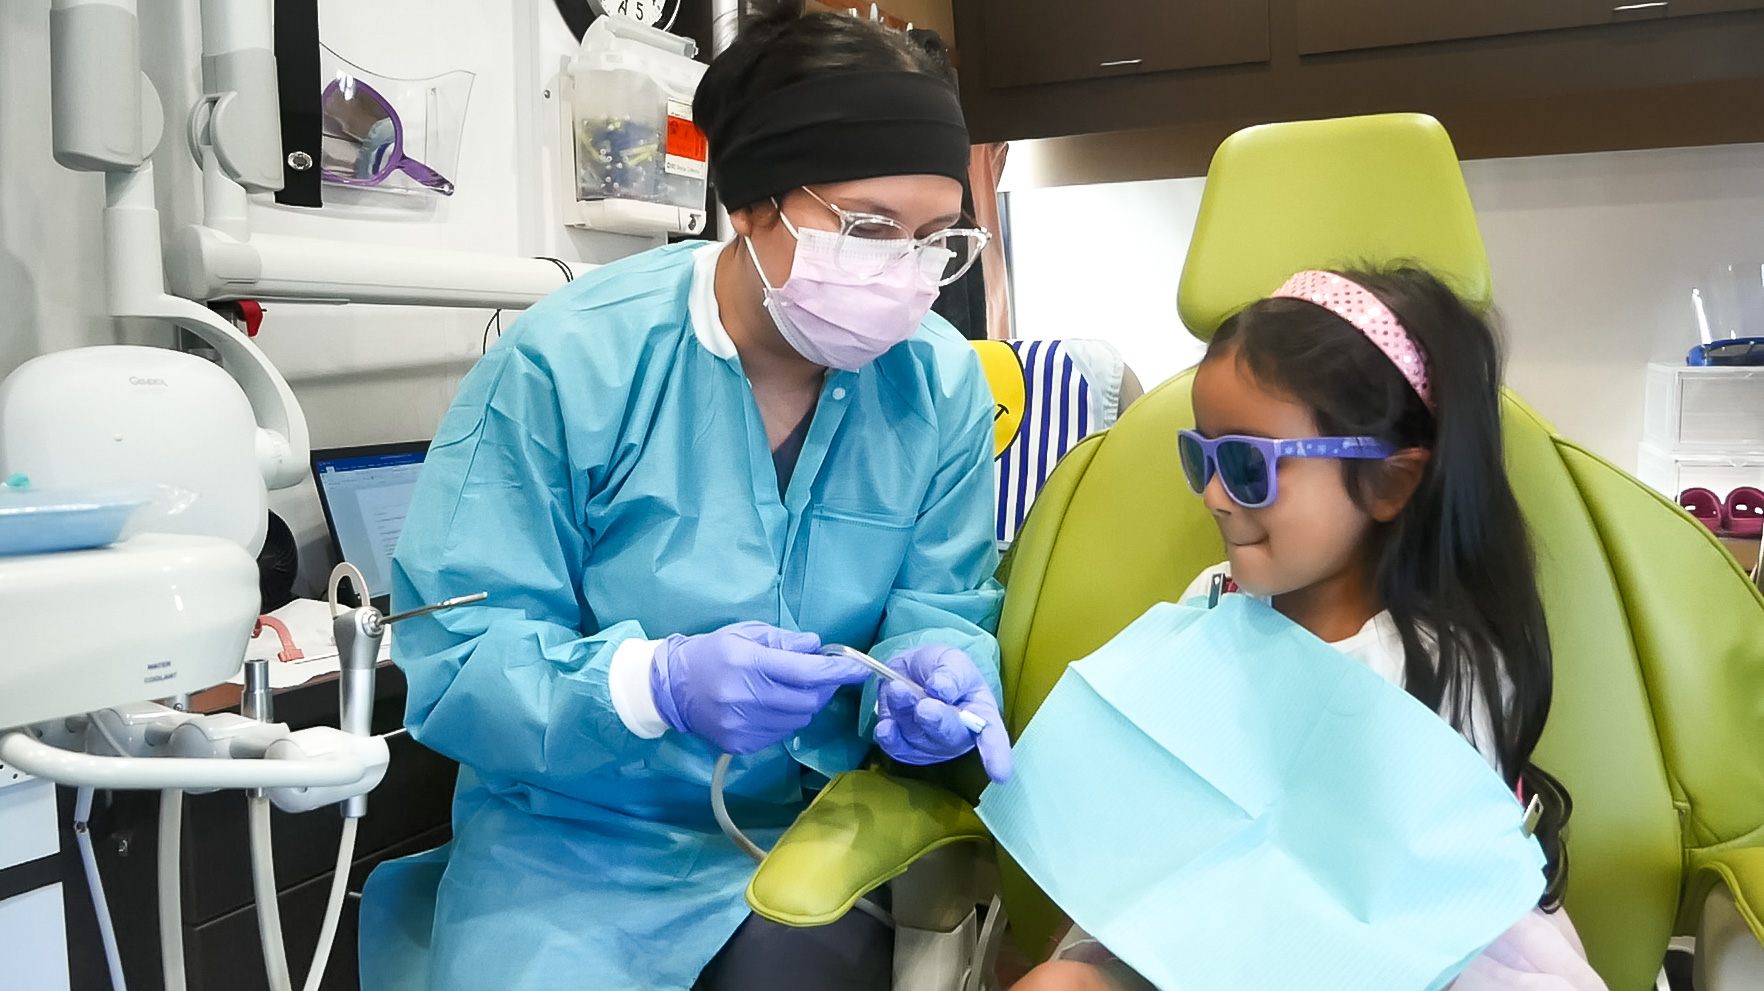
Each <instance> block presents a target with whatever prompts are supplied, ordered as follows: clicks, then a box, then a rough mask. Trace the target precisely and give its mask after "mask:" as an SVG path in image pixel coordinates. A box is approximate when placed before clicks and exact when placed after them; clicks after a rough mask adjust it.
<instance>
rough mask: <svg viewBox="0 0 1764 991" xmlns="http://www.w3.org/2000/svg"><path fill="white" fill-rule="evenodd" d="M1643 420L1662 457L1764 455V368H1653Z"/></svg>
mask: <svg viewBox="0 0 1764 991" xmlns="http://www.w3.org/2000/svg"><path fill="white" fill-rule="evenodd" d="M1644 415H1645V420H1644V423H1643V428H1642V434H1643V439H1644V440H1645V441H1647V443H1649V444H1650V445H1653V446H1654V447H1656V448H1659V449H1661V450H1663V451H1671V450H1720V451H1723V452H1729V451H1759V452H1764V367H1760V368H1746V367H1710V368H1692V367H1689V366H1686V365H1673V364H1666V363H1657V364H1652V365H1649V366H1648V380H1647V404H1646V412H1645V414H1644Z"/></svg>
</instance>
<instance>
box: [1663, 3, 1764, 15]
mask: <svg viewBox="0 0 1764 991" xmlns="http://www.w3.org/2000/svg"><path fill="white" fill-rule="evenodd" d="M1663 6H1664V7H1665V8H1666V15H1667V16H1668V17H1691V16H1694V15H1696V14H1728V13H1732V12H1733V11H1736V10H1764V0H1670V2H1669V3H1666V4H1663Z"/></svg>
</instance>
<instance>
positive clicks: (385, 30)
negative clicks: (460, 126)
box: [0, 0, 659, 591]
mask: <svg viewBox="0 0 1764 991" xmlns="http://www.w3.org/2000/svg"><path fill="white" fill-rule="evenodd" d="M264 2H267V0H264ZM195 7H196V0H142V3H141V23H142V30H143V43H144V50H145V51H146V57H145V59H144V63H145V67H146V69H147V71H148V74H149V75H150V76H151V77H152V78H153V80H154V83H155V85H156V86H157V88H158V89H159V92H160V96H161V98H162V101H163V103H164V105H165V110H166V120H167V122H168V123H167V134H168V135H169V137H168V138H167V139H166V140H165V141H163V142H162V144H161V148H160V153H159V154H158V155H157V156H156V158H155V163H154V164H155V170H156V172H157V177H156V178H157V179H158V183H159V187H160V196H159V205H160V210H161V212H162V217H163V219H164V221H165V223H166V224H167V226H171V225H173V224H181V223H187V222H190V221H193V220H195V219H197V218H198V216H199V208H200V201H199V184H198V181H197V177H196V173H195V171H194V166H193V164H192V163H191V162H190V161H189V156H188V154H187V152H186V151H185V150H184V143H183V141H182V140H181V139H180V138H179V137H178V135H179V134H181V131H182V126H183V123H182V122H183V121H184V120H185V119H186V116H187V113H188V108H189V106H190V104H191V103H192V102H193V101H194V99H195V97H196V96H197V93H198V83H199V76H198V72H197V68H196V61H195V55H194V53H195V51H196V45H197V44H198V40H199V33H198V31H199V22H198V21H197V20H196V17H195V13H194V11H195ZM319 19H320V34H321V37H322V38H323V40H324V41H325V42H326V43H327V44H328V45H330V46H331V47H332V48H333V49H335V50H336V51H337V52H338V54H340V55H342V56H343V57H345V58H348V59H349V60H351V61H353V62H355V63H357V64H359V65H361V66H363V67H364V68H366V69H368V70H370V71H373V72H375V73H378V74H381V75H387V76H403V77H427V76H433V75H436V74H439V73H443V72H447V71H450V70H455V69H465V70H469V71H471V72H473V73H475V74H476V79H475V80H474V84H473V88H472V93H471V100H470V104H469V109H468V112H467V117H466V122H465V125H464V131H463V143H462V149H461V153H460V162H459V166H458V168H457V173H456V174H454V175H452V176H450V178H452V179H453V180H454V181H455V183H456V184H457V186H458V191H457V193H456V194H455V195H454V196H453V197H451V198H448V199H441V198H438V197H422V198H417V199H415V200H408V201H403V202H400V201H397V200H388V198H387V197H386V196H385V195H384V194H376V193H363V192H359V191H352V190H340V189H337V188H335V187H327V188H326V192H325V198H326V206H325V207H324V209H322V210H304V209H298V208H292V207H282V206H278V205H276V204H275V203H274V202H273V200H272V198H270V197H268V196H264V197H258V198H256V199H255V201H254V203H253V205H252V215H251V224H252V227H253V229H254V230H258V231H262V232H267V233H278V234H293V235H301V236H306V237H319V238H336V239H343V240H350V241H356V242H370V243H376V244H384V245H386V246H387V248H388V250H392V251H396V250H397V246H399V245H417V244H420V245H424V246H428V247H436V248H449V249H457V250H463V251H478V252H490V253H501V254H515V255H524V256H532V255H542V254H543V255H553V256H557V257H562V258H564V259H567V260H571V261H578V260H587V261H608V260H611V259H613V258H617V257H620V256H622V255H626V254H630V253H632V252H634V251H638V250H642V249H643V248H646V247H649V246H650V245H652V244H654V243H659V239H657V240H650V239H643V238H629V237H622V236H619V235H610V234H590V233H585V232H579V231H570V230H568V229H566V228H564V227H563V226H562V225H561V224H560V223H558V222H556V221H555V220H554V219H553V218H555V217H557V216H558V213H557V202H558V199H559V197H558V195H557V191H556V190H557V185H558V171H557V170H558V166H557V164H556V162H557V160H556V149H557V145H558V143H559V142H558V134H557V124H556V118H555V116H553V115H554V114H555V113H556V112H557V111H556V105H555V101H552V100H548V99H547V96H546V92H547V89H548V88H549V82H550V80H551V78H552V77H553V76H555V74H556V72H557V69H558V66H559V63H560V61H561V60H562V59H563V58H564V57H565V56H566V55H568V54H569V53H572V52H573V51H574V48H575V40H574V38H572V37H571V36H570V35H569V32H568V30H567V29H566V28H565V27H564V26H563V22H562V20H561V19H560V18H559V17H558V15H557V13H556V11H555V8H554V6H553V4H552V3H550V2H549V0H517V2H514V3H482V2H478V0H377V2H374V3H359V2H353V0H321V2H320V3H319ZM48 23H49V0H7V2H5V3H0V94H4V97H3V98H0V376H4V375H5V374H6V373H7V372H9V371H11V370H12V368H14V367H15V366H16V365H18V364H19V363H20V362H22V361H24V360H26V359H28V358H29V357H31V356H33V355H36V354H40V353H43V352H45V351H51V350H59V349H62V348H69V347H79V346H83V345H89V344H104V343H114V342H115V341H117V340H118V339H119V337H118V329H117V328H116V327H115V325H114V322H113V321H111V320H109V319H107V318H105V317H104V316H103V305H104V304H103V281H102V280H103V257H102V256H103V252H102V241H101V238H100V229H99V211H100V210H101V208H102V206H103V184H102V180H101V179H100V178H99V177H98V176H95V175H80V174H75V173H71V172H68V171H66V170H65V169H62V168H61V167H59V166H58V165H56V164H55V162H54V160H53V159H52V158H51V155H50V143H49V43H48ZM174 53H181V54H174ZM560 281H561V277H560ZM489 315H490V314H489V312H488V311H484V310H445V309H426V308H415V307H368V306H347V307H344V306H311V305H294V304H270V305H268V306H267V307H266V318H265V321H264V325H263V330H262V334H261V336H260V337H259V338H258V343H259V345H260V346H261V347H262V348H263V350H264V351H265V353H266V354H268V355H269V357H270V358H271V360H272V361H274V362H275V364H276V366H277V367H278V368H279V369H280V370H281V372H282V374H283V375H284V376H285V377H286V378H287V379H288V380H289V382H290V384H291V385H292V386H293V388H294V391H295V393H296V395H297V396H298V397H299V398H300V401H301V403H302V404H303V406H304V407H305V411H306V415H307V419H308V421H309V424H310V427H311V431H312V442H313V446H314V447H335V446H343V445H351V444H367V443H377V442H383V441H393V440H412V439H426V438H428V437H429V436H431V434H432V432H433V430H434V426H435V424H436V422H437V421H438V420H439V419H440V416H441V414H442V413H443V412H444V411H445V409H446V407H447V405H448V403H449V402H450V400H451V399H452V396H453V393H454V390H455V388H456V387H457V385H458V382H459V379H460V377H461V376H463V375H464V374H465V372H466V371H467V370H468V369H469V368H470V367H471V364H472V362H473V361H474V360H475V359H476V358H477V357H478V355H479V351H480V348H481V346H482V344H481V340H482V336H481V335H482V333H483V330H484V325H485V322H486V320H487V318H488V317H489ZM513 317H514V314H512V313H509V314H504V316H503V325H504V326H505V327H506V326H507V325H508V323H509V322H510V320H511V319H512V318H513ZM128 329H129V330H130V331H131V334H130V338H129V339H136V338H140V339H144V340H153V341H164V340H169V336H168V335H167V334H166V333H165V332H164V331H161V330H157V329H154V328H128ZM271 507H272V508H273V509H274V510H275V511H276V512H277V513H279V514H280V515H282V516H283V517H284V518H285V519H287V520H288V522H289V524H290V525H291V526H292V527H293V528H294V531H295V534H296V536H297V538H299V539H300V541H301V543H302V545H303V555H302V556H303V562H302V564H303V567H302V570H303V580H302V585H303V587H304V588H305V589H306V590H308V591H311V590H312V589H313V588H314V587H315V585H314V581H315V580H316V579H317V578H322V574H323V571H324V570H325V569H326V568H327V567H328V564H327V563H326V562H325V561H324V560H323V557H324V555H325V553H326V550H325V548H324V547H323V542H324V522H323V517H322V516H321V514H320V511H319V507H318V503H317V499H316V496H315V495H314V493H313V491H312V488H311V485H310V483H308V484H306V485H303V486H301V487H299V488H295V489H291V490H287V491H285V492H280V493H273V494H272V496H271Z"/></svg>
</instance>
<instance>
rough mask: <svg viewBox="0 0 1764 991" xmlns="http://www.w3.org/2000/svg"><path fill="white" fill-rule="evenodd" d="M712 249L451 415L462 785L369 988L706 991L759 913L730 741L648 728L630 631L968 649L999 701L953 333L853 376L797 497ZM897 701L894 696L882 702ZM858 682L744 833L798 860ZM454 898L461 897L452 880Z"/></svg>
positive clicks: (407, 569) (400, 898) (571, 302)
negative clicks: (725, 775)
mask: <svg viewBox="0 0 1764 991" xmlns="http://www.w3.org/2000/svg"><path fill="white" fill-rule="evenodd" d="M716 250H717V249H716V246H711V247H708V248H707V247H704V246H703V245H702V244H682V245H675V246H669V247H665V248H660V249H657V250H654V251H650V252H646V253H644V254H641V255H637V256H634V257H632V258H628V259H625V260H622V261H620V262H617V263H614V264H611V265H607V266H604V267H602V268H600V269H598V270H596V271H594V272H593V273H591V274H589V275H586V276H584V277H582V278H580V279H578V280H576V281H575V282H574V283H572V284H570V285H569V286H568V287H566V288H564V289H562V290H560V291H558V292H556V293H554V294H552V295H551V296H549V297H547V298H546V299H545V300H544V301H542V302H541V303H539V304H538V305H537V306H535V307H533V308H532V309H531V310H529V311H528V312H527V313H526V314H525V315H524V316H523V317H522V318H521V319H520V320H519V321H518V322H517V323H516V325H515V326H514V327H513V328H512V329H511V330H510V331H509V333H508V334H507V335H506V336H505V337H504V338H503V339H502V340H501V342H500V343H499V344H498V345H497V346H496V347H495V348H494V349H493V350H492V351H491V352H490V353H489V355H488V356H486V357H485V358H484V359H483V360H482V361H480V362H479V363H478V365H477V366H476V367H475V368H474V369H473V370H472V371H471V373H470V374H469V375H468V376H467V377H466V379H465V381H464V383H463V385H462V386H461V388H460V390H459V394H458V396H457V398H456V399H455V400H454V403H453V406H452V408H451V409H450V410H449V411H448V413H447V415H446V417H445V419H444V420H443V421H442V423H441V426H440V428H439V430H438V431H437V435H436V437H435V440H434V443H433V446H432V447H431V449H430V452H429V456H428V460H427V462H426V464H425V466H424V469H423V474H422V477H421V480H420V481H419V483H418V485H417V490H416V493H415V496H414V498H413V500H412V502H411V505H410V510H409V515H408V517H407V519H406V520H405V524H404V530H403V536H402V538H401V540H400V542H399V545H398V550H397V553H396V555H395V558H394V567H393V572H394V574H393V590H392V593H393V599H394V608H395V609H406V608H410V607H412V606H414V605H417V604H421V603H427V602H434V601H439V600H441V599H445V598H448V597H451V596H457V595H464V594H467V593H471V592H478V591H485V592H488V593H489V599H488V601H487V602H485V603H484V604H482V605H478V606H471V607H465V608H459V609H455V610H452V611H449V612H444V613H440V614H437V615H433V616H430V617H426V618H421V619H414V620H411V621H409V622H407V623H403V624H400V626H399V627H398V629H397V632H396V637H395V639H394V649H393V657H394V660H395V661H396V662H397V664H398V666H399V667H400V668H401V669H402V670H403V671H404V673H405V675H406V677H407V679H408V681H409V700H408V705H407V711H406V716H405V725H406V726H408V727H409V729H410V732H411V735H412V736H413V737H415V738H416V739H417V740H418V741H420V742H421V743H423V744H424V745H426V746H428V747H430V748H432V749H434V750H436V751H438V752H440V753H442V754H445V755H446V756H448V757H451V758H453V759H454V760H457V761H458V762H459V763H460V764H461V765H462V767H461V769H460V777H459V782H458V785H457V789H456V794H455V797H454V808H453V831H454V838H453V841H452V844H451V846H450V848H446V849H444V850H441V851H431V852H430V853H429V854H422V855H418V856H417V857H415V858H406V859H404V860H401V861H393V862H389V863H387V864H385V865H382V866H381V867H380V868H379V870H377V871H376V872H375V873H374V875H373V877H372V879H371V880H370V882H369V885H368V888H367V891H366V893H365V895H364V901H363V907H362V926H361V930H362V935H361V954H362V963H361V967H362V981H363V985H362V986H363V987H364V988H367V989H371V991H379V989H381V988H390V987H427V988H432V989H449V991H452V989H460V991H466V989H470V991H487V989H498V991H516V989H528V988H532V989H538V988H544V989H548V991H550V989H557V988H583V989H595V991H618V989H627V988H632V989H635V988H643V989H686V988H689V987H690V986H691V985H692V983H693V981H694V980H695V979H696V977H697V975H698V973H699V971H700V969H701V968H702V967H703V966H704V964H705V963H706V962H708V961H709V960H710V958H711V956H712V955H713V954H714V953H715V952H716V951H717V949H718V948H719V947H720V946H721V945H722V944H723V943H724V942H725V941H727V939H728V937H729V936H730V935H731V934H732V933H733V932H734V931H735V929H736V927H737V926H738V925H739V924H740V922H741V921H742V920H743V919H744V918H745V917H746V916H747V913H748V910H747V907H746V905H745V903H744V901H743V897H742V893H743V889H744V887H745V885H746V883H747V880H748V879H749V877H750V876H751V875H752V872H753V866H754V865H753V863H752V862H751V861H750V860H749V859H748V858H747V857H746V855H745V854H743V853H742V852H741V851H739V850H738V849H736V848H735V847H734V845H732V844H731V843H730V842H729V841H728V839H726V838H725V837H724V836H723V834H722V833H721V832H720V831H719V830H718V828H717V826H716V824H715V821H714V820H713V819H712V816H711V810H710V800H709V782H710V774H711V765H712V763H713V761H714V760H715V759H716V757H717V756H718V755H717V752H716V751H715V749H714V748H713V747H711V746H710V745H709V744H707V743H705V742H704V741H702V740H699V739H697V738H694V737H690V736H686V735H683V734H680V733H676V732H672V731H670V732H668V733H666V734H665V735H663V736H662V737H660V738H659V739H653V740H650V739H642V738H640V737H638V736H636V735H634V734H633V733H631V732H630V731H629V730H628V729H627V728H626V727H625V725H624V724H623V722H621V720H620V718H619V716H618V714H617V713H616V712H615V711H614V708H613V705H612V702H611V697H610V694H609V688H608V666H609V663H610V661H611V658H612V655H613V652H614V651H615V650H616V649H617V647H618V646H619V645H620V644H621V643H624V642H626V641H627V640H629V639H632V638H638V639H659V638H662V637H665V636H668V635H669V634H674V633H681V634H694V633H705V632H709V631H711V630H714V629H716V628H718V627H721V626H723V625H725V624H728V623H732V622H737V621H741V620H759V621H762V622H766V623H772V624H775V625H778V626H781V627H785V628H788V629H796V630H805V631H811V632H814V633H817V634H819V635H820V636H821V637H822V638H823V639H824V640H825V641H827V642H829V643H845V644H850V645H853V646H857V647H859V648H868V649H872V650H873V651H874V652H875V653H877V654H878V655H879V656H883V657H887V656H892V655H894V654H897V653H899V652H901V651H904V650H907V649H909V648H911V647H913V646H916V645H918V644H921V643H925V642H937V643H946V644H951V645H954V646H957V647H960V648H961V649H963V650H965V651H967V653H968V654H969V655H970V656H971V657H973V658H974V660H975V661H976V663H978V664H979V665H980V667H981V670H982V671H983V672H985V673H986V675H987V677H988V679H989V680H990V681H991V682H992V684H993V690H994V691H995V692H997V691H998V684H997V671H998V645H997V641H996V640H995V639H994V631H995V630H996V626H997V621H998V612H999V607H1000V603H1001V600H1002V597H1003V593H1002V590H1001V589H1000V587H999V586H998V585H997V583H996V582H995V581H994V580H993V577H992V575H993V571H994V570H995V568H996V565H997V551H996V548H995V545H994V543H993V525H994V524H993V502H994V500H993V474H992V466H991V459H992V416H991V411H992V400H991V397H990V393H989V391H988V388H987V385H986V382H985V380H984V378H983V376H982V374H981V371H980V366H979V364H978V361H977V360H976V357H975V355H974V353H973V350H972V349H971V348H970V347H969V345H968V344H967V343H966V342H965V341H963V340H962V339H961V338H960V337H959V336H957V335H956V333H955V332H954V331H953V330H952V329H951V328H950V327H949V326H948V324H946V323H945V322H944V321H943V320H942V319H941V318H939V317H936V316H930V317H927V318H926V320H925V323H924V325H923V326H922V327H921V328H920V330H919V332H918V333H917V334H916V335H915V336H914V337H913V338H912V339H911V340H909V341H907V342H906V343H903V344H901V345H899V346H897V347H895V348H894V349H892V350H891V351H889V352H888V353H887V354H885V355H883V356H882V357H880V358H878V359H876V360H875V361H874V362H872V363H871V364H870V365H868V366H867V367H865V368H863V369H861V370H859V371H857V372H832V373H830V374H829V375H828V376H827V380H826V383H825V385H824V387H823V389H822V392H821V396H820V400H819V404H818V406H817V407H816V410H815V414H814V417H813V420H812V423H811V425H810V427H809V430H808V434H807V437H806V439H805V440H804V442H803V446H802V451H801V454H800V457H799V460H798V461H797V465H796V468H795V471H794V472H793V474H792V476H791V478H790V481H789V484H788V486H787V487H786V489H785V491H784V493H783V495H782V497H780V494H779V485H778V477H777V474H776V469H775V468H774V466H773V461H772V457H771V452H770V450H769V447H768V444H767V440H766V431H765V428H764V425H763V424H762V422H761V420H760V415H759V409H758V407H757V405H756V404H755V402H754V398H753V391H752V389H751V387H750V386H749V384H748V381H747V378H746V376H745V374H744V373H743V371H742V368H741V363H740V360H739V358H738V357H737V356H736V354H735V350H734V347H733V345H732V344H731V343H730V341H729V339H728V336H727V334H726V333H725V332H724V331H723V329H722V325H721V321H720V319H719V318H718V316H717V312H716V303H715V294H714V292H713V291H712V281H711V274H712V272H713V271H714V262H715V253H716ZM870 691H873V688H872V689H871V690H870ZM872 719H873V715H872V709H871V695H870V694H869V693H868V692H863V691H859V690H857V689H851V690H846V691H843V692H842V693H841V694H840V695H838V696H836V697H835V699H834V701H833V703H832V704H831V705H830V706H829V707H828V708H827V709H825V710H823V711H822V712H821V714H820V715H819V716H818V717H817V718H816V719H815V720H814V722H813V723H812V724H811V725H810V726H809V727H808V728H807V729H805V730H804V731H803V732H802V733H801V734H799V735H798V736H796V737H795V738H793V739H790V740H788V741H786V742H785V743H783V744H781V745H779V746H775V747H772V748H771V749H769V750H765V751H762V752H760V753H757V754H753V755H751V756H749V757H745V758H740V759H738V760H737V761H736V762H735V765H734V773H733V774H732V775H731V778H730V785H729V795H730V808H731V812H732V814H733V815H734V817H735V819H736V821H737V822H738V823H741V824H742V825H743V827H744V828H748V827H751V832H752V833H753V834H754V835H755V836H756V837H757V838H759V839H761V840H762V842H770V841H771V840H774V839H775V838H776V837H777V835H778V834H779V833H780V832H781V831H782V828H783V827H784V826H786V825H787V824H789V823H790V822H791V821H792V820H793V819H794V818H795V816H796V815H797V814H798V813H799V812H800V811H801V810H802V809H803V808H804V807H805V806H806V804H807V800H808V799H809V798H810V797H811V796H812V791H813V789H814V788H815V787H817V786H818V785H819V784H820V783H822V782H824V781H825V779H826V777H827V776H830V775H833V774H837V773H839V772H841V771H844V770H848V769H850V768H852V767H854V766H856V765H857V764H858V763H859V762H860V760H862V758H863V757H864V755H865V753H866V751H867V750H868V748H869V746H870V744H869V740H868V737H867V732H868V729H869V723H870V722H871V720H872ZM437 879H438V883H437Z"/></svg>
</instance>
